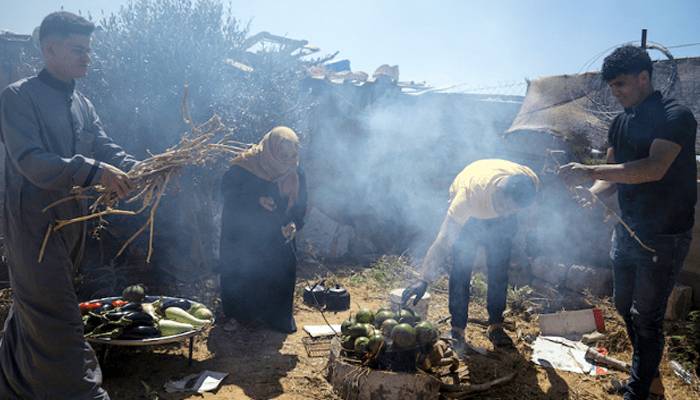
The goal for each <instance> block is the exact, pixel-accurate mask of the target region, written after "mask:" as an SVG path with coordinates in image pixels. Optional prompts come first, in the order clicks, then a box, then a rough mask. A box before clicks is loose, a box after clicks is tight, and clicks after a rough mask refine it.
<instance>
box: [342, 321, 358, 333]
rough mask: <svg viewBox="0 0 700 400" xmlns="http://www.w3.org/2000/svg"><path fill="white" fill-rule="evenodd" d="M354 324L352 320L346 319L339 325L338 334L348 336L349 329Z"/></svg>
mask: <svg viewBox="0 0 700 400" xmlns="http://www.w3.org/2000/svg"><path fill="white" fill-rule="evenodd" d="M354 323H355V320H354V319H352V318H348V319H346V320H345V321H343V323H342V324H341V325H340V333H342V334H343V335H348V334H350V327H351V326H352V325H353V324H354Z"/></svg>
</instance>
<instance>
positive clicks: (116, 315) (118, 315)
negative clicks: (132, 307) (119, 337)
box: [105, 310, 134, 321]
mask: <svg viewBox="0 0 700 400" xmlns="http://www.w3.org/2000/svg"><path fill="white" fill-rule="evenodd" d="M133 312H134V311H121V310H112V311H110V312H108V313H105V318H107V319H108V320H110V321H119V320H120V319H122V317H125V316H127V315H129V314H131V313H133Z"/></svg>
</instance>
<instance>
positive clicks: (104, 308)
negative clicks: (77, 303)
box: [97, 303, 114, 314]
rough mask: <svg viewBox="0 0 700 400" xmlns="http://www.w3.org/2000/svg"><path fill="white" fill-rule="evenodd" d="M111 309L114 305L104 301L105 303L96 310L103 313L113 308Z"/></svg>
mask: <svg viewBox="0 0 700 400" xmlns="http://www.w3.org/2000/svg"><path fill="white" fill-rule="evenodd" d="M113 309H114V306H112V305H111V304H109V303H105V304H103V305H102V307H100V308H99V309H97V312H98V313H100V314H104V313H106V312H107V311H110V310H113Z"/></svg>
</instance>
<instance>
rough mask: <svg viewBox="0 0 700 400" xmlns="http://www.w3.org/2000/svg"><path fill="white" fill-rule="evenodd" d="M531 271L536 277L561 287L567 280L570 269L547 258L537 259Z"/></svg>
mask: <svg viewBox="0 0 700 400" xmlns="http://www.w3.org/2000/svg"><path fill="white" fill-rule="evenodd" d="M530 269H531V271H532V275H533V276H534V277H536V278H538V279H542V280H543V281H545V282H548V283H551V284H552V285H554V286H560V285H562V284H563V283H564V281H565V280H566V273H567V272H568V270H569V267H568V266H566V265H564V264H561V263H555V262H552V261H551V260H549V259H548V258H546V257H537V258H535V259H534V260H533V261H532V265H531V266H530Z"/></svg>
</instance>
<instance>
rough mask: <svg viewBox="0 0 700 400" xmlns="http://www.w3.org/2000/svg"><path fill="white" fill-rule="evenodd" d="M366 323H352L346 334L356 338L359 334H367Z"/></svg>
mask: <svg viewBox="0 0 700 400" xmlns="http://www.w3.org/2000/svg"><path fill="white" fill-rule="evenodd" d="M367 327H368V324H353V325H350V327H349V328H348V335H350V336H351V337H352V338H353V339H357V338H359V337H361V336H365V337H367V336H369V333H370V332H369V329H367Z"/></svg>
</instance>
